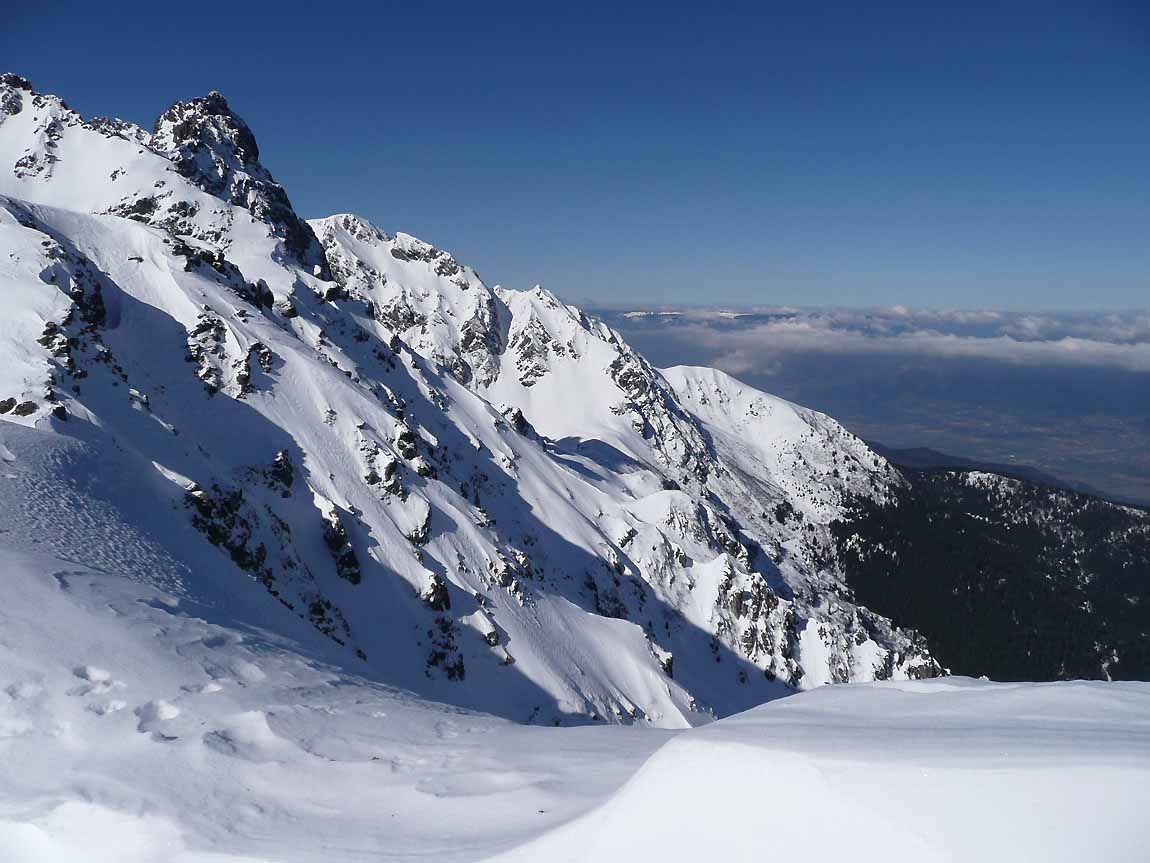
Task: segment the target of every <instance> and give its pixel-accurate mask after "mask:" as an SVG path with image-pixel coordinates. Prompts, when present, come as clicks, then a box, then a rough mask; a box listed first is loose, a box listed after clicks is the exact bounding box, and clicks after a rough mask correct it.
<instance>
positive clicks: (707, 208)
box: [0, 0, 1150, 309]
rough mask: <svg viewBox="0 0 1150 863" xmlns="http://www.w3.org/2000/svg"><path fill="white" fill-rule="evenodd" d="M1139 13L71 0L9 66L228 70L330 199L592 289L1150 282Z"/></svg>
mask: <svg viewBox="0 0 1150 863" xmlns="http://www.w3.org/2000/svg"><path fill="white" fill-rule="evenodd" d="M806 7H810V8H806ZM1139 7H1140V4H1138V3H1137V2H1129V3H1125V4H1122V3H1109V2H1059V0H1050V2H1043V3H993V4H991V3H979V2H971V3H963V4H957V3H956V4H942V3H921V2H918V3H909V2H908V3H876V4H859V3H854V2H850V3H847V2H842V3H832V2H825V3H819V4H796V3H785V4H784V3H753V4H751V3H748V4H739V3H732V4H726V5H723V6H722V7H720V6H714V7H713V8H712V7H708V6H707V5H706V4H698V3H693V4H683V5H678V4H675V3H662V4H649V5H648V4H642V3H613V4H599V3H592V2H587V3H580V4H562V5H561V4H546V3H518V4H500V3H488V4H476V3H470V4H456V3H452V2H440V3H436V4H427V5H424V4H420V3H414V2H408V3H403V4H391V3H386V2H379V3H370V4H366V3H365V4H358V3H353V2H341V3H337V4H330V5H324V4H313V3H309V4H300V3H290V2H278V3H242V4H240V3H236V4H230V5H229V4H217V5H214V6H200V7H189V6H187V5H181V4H170V3H167V4H165V3H156V2H149V3H139V4H137V3H115V2H111V3H95V2H84V3H80V2H75V3H73V2H53V0H45V2H41V3H35V4H34V3H25V4H21V6H20V8H17V9H15V10H8V11H6V13H5V23H4V28H3V30H2V31H0V58H2V59H0V65H4V66H6V67H8V68H9V69H10V70H11V71H15V72H18V73H21V74H23V75H25V76H27V77H28V78H30V79H31V81H32V83H33V85H34V86H36V87H37V88H38V89H41V90H44V91H49V92H57V93H60V94H61V95H63V96H64V97H65V98H66V99H67V100H68V101H69V103H70V104H72V106H73V107H75V108H76V109H77V110H79V111H81V112H82V113H83V114H85V115H86V116H91V115H96V114H114V115H117V116H121V117H125V118H127V119H131V120H135V121H137V122H141V123H148V124H150V122H151V120H152V119H153V118H154V116H155V115H156V114H157V113H159V112H160V111H161V110H162V109H163V108H164V107H166V105H167V104H168V103H170V102H171V101H173V100H175V99H177V98H188V97H191V96H195V95H200V94H203V93H204V92H206V91H208V90H210V89H213V88H214V89H219V90H221V91H222V92H223V93H224V94H225V95H226V96H227V97H228V98H229V100H230V101H231V102H232V104H233V107H234V108H235V109H236V110H237V111H238V112H239V113H240V114H241V115H243V116H244V117H245V118H246V119H247V120H248V121H249V123H250V124H251V125H252V127H253V129H254V130H255V132H256V135H257V138H258V139H259V141H260V146H261V150H262V152H263V155H264V159H265V162H266V164H267V165H268V167H269V168H270V169H271V170H272V172H273V173H274V174H275V175H276V176H277V178H278V179H279V180H280V181H281V182H282V183H283V184H284V185H285V186H286V187H287V189H288V192H289V194H290V195H291V197H292V199H293V202H294V203H295V204H296V207H297V209H298V210H300V211H301V213H303V214H304V215H307V216H315V215H325V214H328V213H331V212H339V211H347V210H351V211H355V212H359V213H362V214H363V215H365V216H367V217H368V218H370V219H372V220H373V221H375V222H376V223H377V224H379V225H380V226H381V227H383V228H385V229H387V230H390V231H395V230H405V231H408V232H409V233H414V234H416V235H419V236H422V237H423V238H425V239H427V240H429V241H431V242H433V243H436V244H437V245H440V246H442V247H444V248H447V249H450V250H451V251H453V252H455V253H456V255H457V256H458V257H459V258H460V259H461V260H464V261H466V262H467V263H470V264H472V265H474V266H476V267H477V268H478V269H479V270H480V272H481V274H483V275H484V277H485V278H486V279H487V280H488V281H490V282H500V283H503V284H505V285H507V286H509V287H529V286H530V285H531V284H534V283H535V282H537V281H539V282H543V283H544V284H545V285H547V286H548V287H550V288H552V289H553V290H555V291H557V292H558V293H560V294H561V295H563V296H564V297H566V298H568V299H571V300H574V301H584V302H586V301H591V302H593V303H596V304H602V303H635V304H651V303H669V304H673V303H709V304H714V303H727V304H732V305H737V304H772V305H776V304H803V305H822V304H839V305H843V304H845V305H856V306H865V305H886V304H895V303H899V304H904V305H908V306H916V307H924V306H926V307H930V306H953V307H976V306H981V307H985V306H991V307H999V308H1014V309H1024V308H1041V309H1057V308H1088V307H1102V308H1135V307H1145V306H1146V305H1147V304H1148V302H1150V301H1148V297H1150V167H1148V164H1147V153H1150V111H1148V110H1147V106H1148V105H1150V14H1148V13H1147V11H1145V8H1141V9H1140V8H1139Z"/></svg>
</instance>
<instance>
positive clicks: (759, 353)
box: [651, 306, 1150, 373]
mask: <svg viewBox="0 0 1150 863" xmlns="http://www.w3.org/2000/svg"><path fill="white" fill-rule="evenodd" d="M747 311H748V313H747V314H744V315H743V316H741V317H732V316H731V313H730V311H728V310H718V309H684V310H682V312H683V314H682V315H679V316H676V317H675V318H673V319H668V318H662V319H654V320H652V322H651V325H652V326H660V325H666V326H668V327H670V328H672V331H673V334H674V336H675V337H676V338H678V339H681V340H684V341H690V342H692V343H693V344H695V345H697V346H700V347H705V348H707V349H710V350H713V351H714V354H715V360H714V362H715V363H716V364H717V365H719V366H720V367H721V368H723V369H725V370H727V371H729V372H732V373H740V372H749V371H755V372H758V373H769V372H770V369H771V367H772V365H773V364H774V363H776V362H777V361H778V360H779V359H780V358H781V357H782V356H783V355H785V354H790V353H800V352H803V353H822V354H840V355H852V354H853V355H858V354H887V355H895V356H923V357H938V358H955V359H981V360H991V361H996V362H1003V363H1013V364H1018V365H1028V366H1044V365H1069V366H1092V367H1100V368H1116V369H1123V370H1127V371H1133V372H1150V314H1147V313H1130V314H1065V315H1059V314H1030V313H1008V312H999V311H994V310H977V309H976V310H966V309H945V310H912V309H907V308H905V307H903V306H894V307H891V308H879V309H861V310H860V309H826V310H798V309H789V308H787V309H784V308H774V309H772V308H758V309H753V310H747ZM667 321H673V323H665V322H667Z"/></svg>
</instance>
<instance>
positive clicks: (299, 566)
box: [0, 76, 942, 726]
mask: <svg viewBox="0 0 1150 863" xmlns="http://www.w3.org/2000/svg"><path fill="white" fill-rule="evenodd" d="M0 106H3V112H4V113H3V115H0V116H2V117H3V119H2V120H0V243H2V244H3V250H4V255H3V256H2V257H0V280H2V281H3V283H4V285H5V288H6V294H5V303H6V316H5V320H6V324H5V326H4V327H2V328H0V358H2V360H3V361H2V362H0V411H2V412H3V413H2V419H3V422H2V423H0V436H2V438H3V446H4V447H5V451H6V452H8V453H10V454H11V455H12V460H11V465H12V470H11V471H10V472H11V473H12V476H13V477H15V478H14V479H12V480H10V481H8V483H7V485H6V486H5V489H6V494H8V495H9V498H8V499H6V500H5V502H4V503H5V507H6V512H10V513H12V514H13V515H12V521H13V524H12V525H11V526H10V527H11V530H10V534H9V535H10V536H13V537H17V538H20V537H23V538H25V539H23V540H19V539H18V540H17V541H19V542H26V543H28V544H30V546H29V547H31V546H36V547H37V548H41V549H42V548H44V547H51V548H52V549H53V550H54V552H55V553H56V554H57V555H59V556H63V557H67V558H69V559H74V560H80V559H84V556H85V555H90V554H92V553H93V552H92V549H94V548H101V549H103V550H102V551H101V552H100V554H101V555H103V558H102V559H103V560H104V563H103V564H102V565H103V566H105V568H107V569H109V570H115V571H117V572H121V573H123V574H127V575H130V576H132V577H134V578H136V579H138V580H140V581H143V582H146V583H148V584H149V585H152V586H153V587H155V588H156V589H158V590H164V591H166V592H168V593H170V594H172V595H174V596H179V597H184V598H185V599H184V600H182V601H187V602H195V603H198V604H200V605H201V606H202V607H204V608H208V609H214V611H213V612H212V613H213V614H217V615H223V616H226V617H227V618H228V619H229V620H239V621H242V622H243V623H244V624H245V625H249V626H252V627H258V628H259V629H260V630H261V631H266V632H271V633H280V634H282V635H283V636H284V637H290V638H293V639H297V640H299V641H300V643H303V644H309V645H312V647H311V648H309V649H313V650H316V651H320V652H322V653H324V655H329V654H331V655H335V656H337V657H339V659H338V661H339V662H341V663H344V664H346V665H347V667H349V668H355V669H358V670H360V671H361V673H364V674H368V675H371V676H373V677H375V678H377V679H379V680H383V681H387V682H389V683H392V684H395V685H398V686H401V687H404V688H406V689H408V690H412V691H415V692H418V693H421V694H423V695H425V696H429V697H432V698H435V699H437V700H440V701H445V702H449V703H452V704H457V705H462V706H467V707H476V708H480V709H483V710H485V711H489V712H493V713H497V714H500V715H503V716H507V717H511V718H514V719H517V720H520V721H529V722H548V723H551V722H596V721H605V722H626V723H630V722H644V723H650V724H656V725H664V726H682V725H689V724H697V723H699V722H703V721H707V720H709V719H710V718H712V717H715V716H722V715H726V714H729V713H732V712H734V711H737V710H741V709H743V708H746V707H749V706H751V705H753V704H756V703H759V702H762V701H765V700H768V699H770V698H772V697H775V696H778V695H782V694H786V693H788V692H791V691H794V690H795V689H797V688H810V687H814V686H819V685H821V684H823V683H830V682H845V681H857V680H862V681H866V680H879V679H890V678H898V679H905V678H914V677H929V676H934V675H937V674H940V673H941V671H942V669H941V667H940V666H939V664H938V663H937V662H936V661H935V659H933V658H932V656H931V655H930V652H929V650H928V649H927V647H926V644H925V642H924V640H923V639H922V638H921V637H920V636H919V635H917V634H916V633H914V632H913V631H911V630H908V629H900V628H898V627H896V626H894V625H892V624H891V622H890V621H889V620H888V619H886V618H884V617H882V616H881V615H878V614H876V613H874V612H872V611H870V610H868V609H867V608H865V607H863V606H861V605H859V604H857V603H856V602H855V601H854V600H853V598H852V593H851V590H850V588H849V587H848V586H847V585H846V583H844V581H843V579H842V576H841V574H840V572H839V569H838V567H837V565H836V550H835V538H834V534H833V532H832V528H831V526H832V525H833V524H834V523H835V522H836V520H839V519H841V518H842V517H843V516H844V514H845V513H846V507H847V506H848V503H850V502H855V501H858V500H868V501H872V502H874V503H875V504H876V505H880V504H881V503H882V502H883V501H885V500H887V499H889V498H891V497H892V496H893V495H894V494H895V493H896V491H897V490H898V489H899V488H901V487H902V485H903V484H904V483H905V480H904V479H903V478H902V477H901V476H900V474H899V473H898V472H897V471H896V470H895V469H894V468H892V467H891V465H889V464H888V463H887V462H886V461H885V460H884V459H882V458H881V457H879V456H877V455H876V454H875V453H874V452H872V451H871V450H870V449H868V448H867V446H866V445H865V444H864V443H863V442H862V441H861V440H859V439H858V438H856V437H855V436H854V435H852V434H850V433H849V432H847V431H846V430H845V429H843V428H842V426H840V425H839V424H838V423H837V422H835V421H834V420H832V419H830V418H829V417H827V416H824V415H823V414H820V413H818V412H815V411H811V410H807V409H804V408H801V407H798V406H796V405H793V404H791V403H788V402H786V401H783V400H782V399H777V398H774V397H771V396H769V395H766V394H764V393H761V392H758V391H756V390H753V389H751V388H749V387H746V386H744V385H743V384H740V383H739V382H738V381H735V380H734V379H732V378H730V377H728V376H726V375H724V374H722V373H720V372H717V371H714V370H711V369H696V368H677V369H670V370H658V369H655V368H653V367H652V366H651V365H650V364H649V363H647V362H646V361H645V360H644V359H643V357H642V356H640V355H639V354H638V353H636V352H635V351H634V350H633V349H631V348H630V347H629V346H628V345H627V344H626V342H625V341H624V340H623V339H622V337H621V336H620V335H619V334H618V333H617V332H615V331H613V330H612V329H611V328H610V327H608V326H606V325H605V324H603V323H602V322H600V321H597V320H595V319H593V318H591V317H589V316H588V315H586V314H584V313H583V312H582V311H580V310H579V309H577V308H574V307H572V306H569V305H567V304H565V303H563V302H562V301H561V300H560V299H559V298H557V297H556V296H554V295H553V294H551V293H549V292H548V291H546V290H544V289H542V288H535V289H532V290H529V291H513V290H506V289H503V288H499V287H489V286H487V285H486V284H484V282H483V281H482V280H481V279H480V277H479V276H478V274H476V273H475V271H474V270H472V269H471V268H469V267H467V266H465V265H463V264H461V263H459V262H458V261H456V260H455V258H453V257H452V256H451V255H450V254H448V253H447V252H444V251H442V250H440V249H437V248H436V247H434V246H432V245H430V244H428V243H425V242H423V241H420V240H418V239H416V238H414V237H410V236H408V235H406V234H402V233H397V234H394V235H389V234H388V233H386V232H384V231H383V230H380V229H379V228H376V227H375V226H373V225H371V224H370V223H368V222H367V221H366V220H364V219H362V218H359V217H356V216H353V215H340V216H332V217H330V218H327V219H320V220H317V221H314V222H311V223H306V222H303V221H301V220H300V219H299V218H298V217H297V216H296V215H295V212H294V210H293V209H292V207H291V205H290V203H289V200H288V197H287V194H286V193H285V192H284V190H283V188H282V187H281V186H279V185H278V184H277V183H276V182H275V181H274V179H272V176H271V174H270V173H268V172H267V170H266V169H265V168H264V167H263V165H262V164H261V162H260V152H259V149H258V147H257V145H256V142H255V137H254V135H253V134H252V132H251V130H250V129H249V128H248V127H247V125H246V124H245V123H244V122H243V121H242V120H241V119H240V118H239V117H238V116H237V115H236V114H235V112H234V111H233V110H232V109H231V107H230V106H229V105H228V103H227V101H226V100H225V99H224V97H223V96H221V95H220V94H218V93H212V94H209V95H208V96H206V97H203V98H200V99H193V100H191V101H188V102H179V103H176V104H175V105H173V106H172V108H170V109H169V110H168V111H166V112H165V113H164V114H163V115H162V116H161V117H160V118H159V120H158V121H157V123H156V126H155V131H154V132H152V133H151V134H149V133H147V132H145V131H144V130H142V129H140V128H139V127H136V126H133V125H131V124H128V123H123V122H120V121H115V120H95V121H87V120H84V119H83V118H81V117H80V116H79V115H77V114H76V113H75V112H73V111H71V110H70V109H69V108H68V107H67V106H66V105H65V103H64V102H63V101H61V100H60V99H58V98H57V97H54V96H47V95H42V94H39V93H36V92H35V91H33V90H32V89H31V88H30V87H29V86H28V85H27V82H25V81H23V80H22V79H19V78H16V77H14V76H5V77H4V78H3V79H0ZM109 537H117V539H116V540H115V541H114V542H109V541H108V539H107V538H109ZM333 651H334V654H332V652H333Z"/></svg>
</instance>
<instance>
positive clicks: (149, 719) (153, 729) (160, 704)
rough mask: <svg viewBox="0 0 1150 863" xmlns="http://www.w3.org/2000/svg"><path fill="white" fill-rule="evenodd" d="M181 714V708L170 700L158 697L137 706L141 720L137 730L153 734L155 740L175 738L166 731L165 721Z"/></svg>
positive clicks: (137, 716)
mask: <svg viewBox="0 0 1150 863" xmlns="http://www.w3.org/2000/svg"><path fill="white" fill-rule="evenodd" d="M179 715H180V708H178V707H176V705H174V704H172V703H171V702H170V701H164V700H163V699H162V698H157V699H156V700H155V701H149V702H147V703H146V704H141V705H140V706H139V707H137V708H136V718H137V719H138V720H139V722H138V724H137V725H136V730H137V731H139V732H140V733H141V734H151V735H152V739H153V740H175V739H176V737H175V736H174V735H171V734H167V733H165V731H164V723H165V722H168V721H170V720H172V719H175V718H176V717H177V716H179Z"/></svg>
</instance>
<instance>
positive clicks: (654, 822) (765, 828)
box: [492, 678, 1150, 863]
mask: <svg viewBox="0 0 1150 863" xmlns="http://www.w3.org/2000/svg"><path fill="white" fill-rule="evenodd" d="M1148 708H1150V685H1147V684H1144V683H1127V684H1103V683H1086V682H1078V683H1054V684H1013V685H1011V684H992V683H985V682H980V681H975V680H971V679H970V678H948V679H946V680H932V681H924V682H913V681H910V682H900V683H886V684H870V685H858V686H847V687H831V688H827V689H822V690H819V691H817V692H809V693H804V694H802V695H800V696H797V697H795V698H791V699H785V700H782V701H776V702H772V703H771V704H768V705H764V706H763V707H759V708H756V709H754V710H751V711H748V712H746V713H743V714H741V715H739V716H736V717H732V718H730V719H726V720H723V721H721V722H718V723H715V724H714V725H710V726H708V727H706V728H701V729H695V730H693V731H690V732H688V733H685V734H680V735H678V736H676V737H675V738H673V739H672V740H671V741H670V742H669V743H667V744H665V745H664V746H663V747H662V748H661V749H660V750H659V751H658V752H656V753H655V755H654V756H652V758H651V759H650V760H649V761H647V762H646V763H645V764H644V765H643V766H642V767H641V768H640V769H639V770H638V771H637V772H636V774H635V775H634V776H633V777H632V778H631V779H630V781H628V783H627V784H626V785H624V786H623V788H621V789H620V790H619V791H618V792H616V793H615V794H614V795H612V796H611V797H610V798H609V799H608V800H606V801H605V802H604V803H603V804H602V805H601V806H600V807H598V808H597V809H595V810H593V811H592V812H589V813H588V814H586V815H585V816H583V817H581V818H579V819H578V820H576V821H574V822H572V823H571V824H569V825H567V826H565V827H561V828H559V829H558V830H556V831H554V832H553V833H551V834H549V835H546V836H544V837H542V838H541V839H539V840H537V841H535V842H531V843H528V844H527V845H524V846H522V847H520V848H517V849H515V850H514V851H512V852H510V853H508V854H504V855H498V856H497V857H495V858H492V863H495V861H499V863H518V861H537V860H547V861H549V863H577V861H588V863H590V861H596V863H599V861H615V860H618V861H623V860H657V861H660V863H676V861H695V860H721V861H723V863H742V861H747V863H750V861H757V860H767V859H779V860H810V861H838V860H852V861H859V863H863V861H868V863H869V861H875V863H879V861H882V863H902V861H906V863H935V861H938V863H942V861H977V860H1003V861H1007V860H1011V861H1013V860H1044V861H1067V863H1071V861H1079V860H1107V861H1112V863H1135V861H1141V860H1145V859H1147V855H1148V854H1150V828H1148V827H1147V825H1146V821H1145V819H1144V817H1143V813H1142V798H1143V796H1144V791H1143V788H1144V787H1145V783H1146V780H1147V778H1148V777H1150V720H1148V719H1147V716H1148V713H1147V710H1148Z"/></svg>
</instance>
